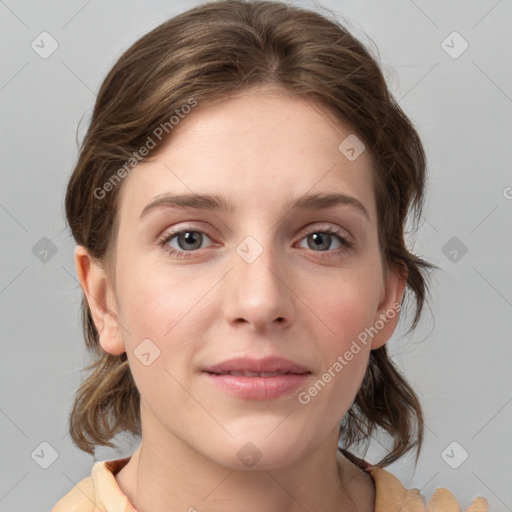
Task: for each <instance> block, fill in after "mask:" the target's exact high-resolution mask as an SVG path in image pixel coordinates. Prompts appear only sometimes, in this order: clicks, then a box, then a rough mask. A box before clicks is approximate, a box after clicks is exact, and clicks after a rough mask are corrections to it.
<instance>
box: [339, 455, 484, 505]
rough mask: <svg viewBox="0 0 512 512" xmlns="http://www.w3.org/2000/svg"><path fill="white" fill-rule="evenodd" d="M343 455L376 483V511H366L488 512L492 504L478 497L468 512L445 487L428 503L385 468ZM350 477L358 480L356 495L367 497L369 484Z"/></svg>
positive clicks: (356, 482) (355, 482) (356, 477)
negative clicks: (360, 492) (463, 511)
mask: <svg viewBox="0 0 512 512" xmlns="http://www.w3.org/2000/svg"><path fill="white" fill-rule="evenodd" d="M341 452H342V454H343V455H345V456H346V458H347V459H348V460H349V461H350V462H352V464H353V465H354V466H356V467H357V468H359V469H360V470H361V471H363V472H364V473H365V474H366V475H368V476H369V477H370V479H371V481H372V483H373V488H374V505H373V507H374V508H373V509H370V508H367V509H366V508H365V509H364V510H372V512H390V511H395V510H400V511H401V512H427V511H428V512H452V511H454V512H459V511H461V510H466V511H468V512H488V511H489V504H488V502H487V500H486V499H485V498H484V497H482V496H477V497H476V498H475V499H474V500H473V502H472V503H471V505H470V506H469V507H468V508H463V507H461V506H460V505H459V503H458V501H457V499H456V498H455V496H454V495H453V494H452V493H451V492H450V491H449V490H448V489H446V488H444V487H438V488H437V489H436V490H435V492H434V494H433V495H432V496H431V498H430V500H429V501H428V503H427V502H426V500H425V497H424V496H423V495H422V494H421V493H420V491H419V489H416V488H412V489H407V488H406V487H404V485H403V484H402V483H401V482H400V480H399V479H398V478H397V477H396V476H395V475H393V474H392V473H390V472H389V471H387V470H385V469H384V468H381V467H378V466H374V465H372V464H369V463H368V462H366V461H365V460H363V459H360V458H358V457H356V456H355V455H353V454H351V453H350V452H347V451H346V450H341ZM351 474H352V476H353V477H355V478H353V486H352V487H353V489H355V490H356V492H357V490H358V489H359V490H362V493H363V494H364V495H366V494H367V492H368V489H369V488H368V481H367V480H366V481H365V479H364V478H361V477H360V476H359V477H358V476H357V472H353V471H352V473H351ZM349 476H350V475H349ZM358 494H359V493H358Z"/></svg>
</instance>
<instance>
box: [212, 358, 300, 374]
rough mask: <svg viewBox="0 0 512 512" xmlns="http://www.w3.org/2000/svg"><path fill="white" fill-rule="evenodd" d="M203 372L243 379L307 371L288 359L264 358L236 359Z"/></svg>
mask: <svg viewBox="0 0 512 512" xmlns="http://www.w3.org/2000/svg"><path fill="white" fill-rule="evenodd" d="M203 371H205V372H208V373H214V374H217V375H238V376H244V377H275V376H276V375H284V374H288V373H290V374H298V375H301V374H304V373H310V372H309V370H308V369H307V368H305V367H303V366H301V365H299V364H297V363H295V362H293V361H290V360H289V359H285V358H282V357H272V356H271V357H266V358H263V359H253V358H248V357H246V358H237V359H230V360H228V361H224V362H222V363H219V364H215V365H213V366H209V367H207V368H205V369H204V370H203Z"/></svg>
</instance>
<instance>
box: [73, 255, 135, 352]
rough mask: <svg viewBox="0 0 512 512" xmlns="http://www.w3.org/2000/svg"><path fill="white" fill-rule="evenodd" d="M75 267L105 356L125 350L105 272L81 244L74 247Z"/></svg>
mask: <svg viewBox="0 0 512 512" xmlns="http://www.w3.org/2000/svg"><path fill="white" fill-rule="evenodd" d="M75 268H76V273H77V275H78V279H79V281H80V286H81V287H82V290H83V292H84V293H85V296H86V298H87V303H88V304H89V309H90V310H91V315H92V318H93V321H94V325H95V326H96V329H97V331H98V333H99V338H100V345H101V347H102V348H103V350H104V351H105V352H108V353H109V354H112V355H116V356H117V355H120V354H122V353H123V352H125V350H126V348H125V346H124V341H123V338H122V333H121V325H120V323H119V320H118V314H117V305H116V303H115V294H114V290H113V288H112V285H111V284H110V283H109V279H108V278H107V274H106V272H105V269H104V268H103V267H102V266H101V265H99V264H98V263H97V262H96V261H95V260H94V259H93V258H92V257H91V255H90V254H89V251H88V250H87V249H86V248H85V247H84V246H83V245H77V246H76V247H75Z"/></svg>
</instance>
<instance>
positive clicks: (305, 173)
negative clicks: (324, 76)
mask: <svg viewBox="0 0 512 512" xmlns="http://www.w3.org/2000/svg"><path fill="white" fill-rule="evenodd" d="M358 144H359V145H358ZM351 147H352V148H353V149H355V152H356V153H355V155H356V158H353V155H354V151H352V153H350V151H349V152H347V149H349V150H350V148H351ZM372 172H373V169H372V158H371V156H370V153H369V151H368V150H367V149H364V150H363V149H362V141H360V140H359V138H357V136H356V135H355V134H354V133H353V131H352V130H351V128H350V126H348V125H346V124H343V123H342V122H341V121H340V120H339V119H338V118H336V117H335V116H334V114H333V113H332V112H330V111H329V110H328V109H327V108H325V107H324V106H322V105H321V104H320V103H317V102H316V101H314V100H312V99H305V98H303V97H298V96H292V95H290V94H287V93H285V92H282V91H281V90H279V89H277V90H276V89H275V88H258V89H253V90H251V91H248V92H244V93H241V94H239V95H236V96H234V97H231V98H229V99H226V100H222V101H220V102H215V103H213V104H205V105H201V104H198V106H196V107H195V108H194V109H192V111H191V112H190V113H189V114H187V115H186V116H184V117H183V118H182V119H180V121H179V123H178V124H177V125H176V126H174V128H173V132H172V135H171V138H170V139H168V140H167V142H166V144H165V145H164V146H162V147H161V148H158V153H156V154H155V156H153V157H152V158H151V159H149V160H145V161H143V162H141V163H140V164H138V165H137V166H136V167H135V168H134V169H133V170H132V171H131V172H130V173H129V174H128V175H127V177H126V178H125V180H124V182H123V185H122V191H121V198H120V199H121V200H120V211H119V213H120V217H121V218H126V219H128V218H130V217H134V216H135V215H137V216H138V215H139V214H140V213H141V211H142V209H143V208H144V207H145V206H146V204H147V203H148V202H150V201H151V200H152V199H153V198H154V197H156V196H158V195H159V194H162V193H166V192H173V193H176V194H178V193H179V194H191V193H192V194H193V193H197V194H204V193H210V194H217V195H222V196H226V197H230V198H232V199H233V201H232V202H233V203H235V204H237V205H238V206H240V207H241V208H242V207H245V208H252V207H254V208H256V209H258V210H259V211H260V212H261V211H262V209H263V207H264V206H265V205H268V206H269V207H271V206H272V205H275V206H277V205H278V204H279V203H281V204H282V203H283V202H287V201H288V200H290V199H291V198H292V197H296V196H298V195H302V194H306V193H320V192H340V193H345V194H347V195H351V196H354V197H357V198H358V199H359V200H360V201H361V202H362V203H363V204H365V207H366V208H367V210H368V213H369V215H370V217H371V218H372V220H373V219H374V218H375V205H374V196H373V186H372V182H373V180H372ZM235 198H238V200H235Z"/></svg>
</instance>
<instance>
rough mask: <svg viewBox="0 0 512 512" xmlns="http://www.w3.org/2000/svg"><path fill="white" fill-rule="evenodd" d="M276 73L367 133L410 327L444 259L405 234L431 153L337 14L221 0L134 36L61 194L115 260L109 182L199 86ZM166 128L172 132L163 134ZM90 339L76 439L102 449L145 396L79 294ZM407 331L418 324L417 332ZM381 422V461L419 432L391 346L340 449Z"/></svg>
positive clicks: (204, 96)
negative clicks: (386, 446) (437, 261)
mask: <svg viewBox="0 0 512 512" xmlns="http://www.w3.org/2000/svg"><path fill="white" fill-rule="evenodd" d="M265 84H268V85H276V86H279V87H281V88H283V89H284V90H286V91H289V92H290V93H291V94H294V95H298V96H302V97H305V98H308V99H312V100H313V101H317V102H319V103H321V104H322V105H324V106H326V107H327V108H328V109H329V110H330V111H331V112H332V113H334V114H335V115H336V116H337V117H338V119H340V121H341V122H343V123H345V124H346V125H348V126H350V127H351V130H353V132H354V133H355V134H356V135H357V136H358V137H359V138H360V139H361V140H362V141H363V142H364V144H365V146H366V148H367V149H368V150H369V151H371V154H372V156H373V164H374V173H373V175H374V187H375V194H376V200H377V212H378V222H379V226H378V233H379V244H380V249H381V254H382V258H383V266H384V268H385V269H386V270H387V269H388V268H390V267H392V266H395V267H396V268H398V269H401V270H400V271H401V272H403V275H405V274H406V279H407V293H406V296H405V297H404V299H403V300H402V303H403V302H404V300H406V298H407V297H408V295H409V293H413V294H414V300H415V302H416V313H415V316H414V320H413V323H412V326H411V329H410V330H412V329H414V328H415V327H416V325H417V323H418V320H419V318H420V314H421V311H422V308H423V304H424V301H425V295H426V292H427V290H428V288H427V285H426V277H427V276H424V275H423V274H424V272H425V271H427V270H430V269H433V268H437V267H436V266H435V265H431V264H430V263H428V262H426V261H424V260H422V259H421V258H419V257H417V256H415V255H413V254H412V253H410V252H409V251H408V249H407V247H406V244H405V241H404V231H405V229H406V220H407V217H408V213H411V214H413V220H414V221H415V224H414V225H415V226H416V229H417V225H418V221H419V219H420V217H421V210H422V207H423V201H424V186H425V181H426V158H425V154H424V150H423V147H422V144H421V141H420V138H419V135H418V134H417V132H416V131H415V129H414V126H413V125H412V123H411V122H410V120H409V119H408V118H407V116H406V115H405V114H404V112H403V111H402V109H401V108H400V106H399V105H398V103H397V102H396V100H395V99H394V98H393V96H392V95H391V94H390V92H389V91H388V89H387V86H386V82H385V79H384V77H383V75H382V72H381V70H380V68H379V65H378V64H377V61H376V60H375V58H374V57H372V55H371V54H370V52H369V51H368V50H367V49H366V48H365V47H364V46H363V45H362V44H361V43H360V42H359V41H358V40H357V39H356V38H355V37H354V36H352V35H351V34H350V33H349V32H348V30H347V29H346V28H344V27H343V25H341V24H340V23H339V22H338V21H336V20H335V19H333V20H329V19H327V18H326V17H324V16H323V15H321V14H319V13H316V12H313V11H308V10H305V9H301V8H298V7H292V6H289V5H286V4H283V3H279V2H273V1H249V2H247V1H243V0H221V1H213V2H212V1H210V2H208V3H205V4H203V5H200V6H197V7H195V8H192V9H191V10H189V11H187V12H184V13H181V14H179V15H177V16H175V17H174V18H171V19H170V20H168V21H166V22H165V23H163V24H161V25H159V26H158V27H156V28H155V29H153V30H152V31H151V32H149V33H147V34H146V35H145V36H143V37H142V38H141V39H139V40H138V41H136V42H135V43H134V44H133V45H132V46H131V47H130V48H129V49H128V50H127V51H126V52H125V53H124V54H123V55H122V56H121V57H120V58H119V60H118V61H117V62H116V63H115V65H114V67H113V68H112V69H111V71H110V72H109V73H108V75H107V76H106V78H105V80H104V81H103V83H102V85H101V88H100V91H99V94H98V97H97V100H96V104H95V106H94V111H93V115H92V119H91V122H90V126H89V128H88V131H87V133H86V135H85V138H84V140H83V142H82V144H81V146H80V153H79V158H78V162H77V164H76V167H75V169H74V172H73V175H72V176H71V178H70V181H69V184H68V188H67V193H66V199H65V206H66V215H67V220H68V223H69V226H70V229H71V231H72V234H73V237H74V238H75V240H76V242H77V244H80V245H83V246H85V247H86V248H87V249H88V250H89V253H90V255H91V257H93V258H94V259H95V260H96V261H98V262H100V263H107V264H108V265H107V268H108V269H109V270H111V269H112V262H113V253H114V250H115V243H116V234H117V230H118V219H117V217H116V212H117V203H118V197H119V191H120V188H121V185H118V186H114V187H112V190H110V188H109V191H108V192H107V193H103V192H102V197H101V199H98V197H97V195H98V194H96V193H95V192H94V191H97V190H106V189H105V188H104V184H105V183H106V182H107V181H108V180H112V177H113V176H114V175H115V173H116V172H118V176H121V174H120V173H119V169H121V168H123V166H124V165H125V164H126V162H128V161H130V159H133V156H134V152H137V151H138V150H139V149H140V148H141V147H143V146H144V145H145V144H147V141H148V140H149V139H148V137H152V135H153V139H154V134H155V128H156V127H158V126H163V125H165V123H167V125H165V126H167V127H168V129H167V130H166V134H165V137H162V140H161V143H160V144H159V146H158V147H156V148H154V149H153V150H151V151H150V152H149V156H152V155H155V154H156V152H157V151H158V149H159V148H160V147H162V146H163V145H164V144H165V142H166V140H168V139H169V138H170V137H171V136H172V129H169V119H170V116H172V115H173V114H174V113H175V112H177V111H178V110H179V109H180V108H181V107H183V105H185V104H187V102H189V101H190V99H191V98H193V99H194V100H195V101H197V102H198V103H199V104H200V105H201V104H203V103H207V102H212V101H217V100H220V99H223V98H228V97H230V96H233V95H234V94H237V93H239V92H243V91H244V90H246V89H247V88H249V87H252V86H259V85H265ZM167 132H168V133H167ZM82 318H83V329H84V336H85V342H86V345H87V347H88V349H89V350H90V352H91V353H92V356H93V359H92V362H91V364H89V365H88V366H87V367H86V368H85V370H87V371H89V370H92V372H91V373H90V375H89V376H88V377H87V379H86V380H84V381H83V382H82V384H81V385H80V388H79V389H78V391H77V394H76V397H75V401H74V404H73V408H72V411H71V414H70V417H69V428H70V434H71V438H72V440H73V442H74V443H75V445H76V446H78V447H79V448H80V449H81V450H83V451H86V452H88V453H91V454H92V453H93V452H94V449H95V446H96V445H105V446H110V447H114V444H113V443H112V442H111V441H110V440H111V439H112V438H113V437H115V436H116V435H117V434H118V433H122V432H129V433H132V434H134V435H141V424H140V396H139V392H138V389H137V388H136V386H135V383H134V380H133V378H132V374H131V371H130V367H129V365H128V360H127V356H126V353H123V354H121V355H120V356H113V355H111V354H108V353H106V352H104V351H103V350H102V348H101V347H100V345H99V342H98V341H99V336H98V331H97V330H96V327H95V325H94V323H93V319H92V316H91V311H90V309H89V306H88V304H87V301H86V299H85V296H83V298H82ZM408 332H409V331H408ZM377 427H381V428H382V429H384V430H385V431H387V433H388V434H389V435H390V436H391V437H392V438H393V447H392V449H391V451H390V452H389V453H388V454H387V456H386V457H385V458H383V459H382V460H381V461H379V463H378V464H379V465H381V466H385V465H387V464H390V463H391V462H394V461H395V460H396V459H398V458H399V457H401V456H402V455H404V454H405V453H406V452H407V451H409V450H411V449H412V448H414V447H416V463H417V460H418V457H419V452H420V449H421V444H422V440H423V430H424V424H423V415H422V409H421V406H420V403H419V400H418V398H417V396H416V394H415V393H414V391H413V390H412V389H411V387H410V386H409V385H408V383H407V381H406V380H405V379H404V377H403V376H402V375H401V374H400V372H399V370H398V369H397V368H396V367H395V365H394V363H393V362H392V361H391V360H390V358H389V357H388V354H387V348H386V344H384V345H383V346H382V347H381V348H378V349H375V350H372V351H371V352H370V360H369V365H368V368H367V371H366V374H365V377H364V380H363V382H362V385H361V387H360V389H359V391H358V393H357V396H356V398H355V400H354V403H353V404H352V406H351V408H350V410H349V411H348V412H347V414H346V415H345V417H344V418H343V422H342V424H341V426H340V435H341V436H342V439H343V442H344V445H345V448H348V447H350V446H351V445H352V444H359V443H361V442H362V441H365V440H366V441H367V442H369V438H370V436H371V434H372V432H373V431H374V430H375V429H376V428H377Z"/></svg>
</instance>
